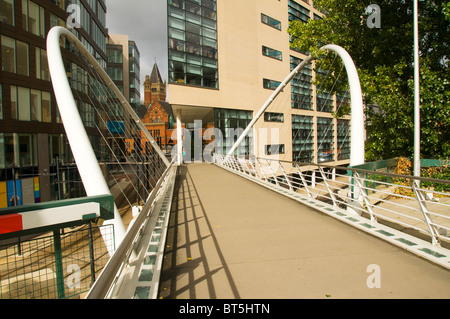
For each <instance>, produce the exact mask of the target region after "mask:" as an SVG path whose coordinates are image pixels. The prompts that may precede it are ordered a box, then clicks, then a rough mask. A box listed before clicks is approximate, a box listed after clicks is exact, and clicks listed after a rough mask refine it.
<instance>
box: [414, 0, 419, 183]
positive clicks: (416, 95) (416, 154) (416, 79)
mask: <svg viewBox="0 0 450 319" xmlns="http://www.w3.org/2000/svg"><path fill="white" fill-rule="evenodd" d="M419 67H420V66H419V2H418V0H414V176H417V177H420V79H419V76H420V72H419Z"/></svg>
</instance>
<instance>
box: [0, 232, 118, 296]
mask: <svg viewBox="0 0 450 319" xmlns="http://www.w3.org/2000/svg"><path fill="white" fill-rule="evenodd" d="M100 228H102V231H103V232H105V231H106V232H110V233H111V234H112V235H111V236H109V237H110V238H111V242H110V243H108V242H106V243H105V241H104V239H103V238H102V236H101V234H100ZM113 234H114V229H113V226H112V225H107V226H94V225H92V224H88V225H84V226H80V227H77V228H75V229H70V228H69V229H67V228H66V229H59V230H54V231H53V233H51V232H50V233H45V234H39V235H34V236H33V237H32V238H30V236H28V238H23V237H16V238H12V239H9V240H3V241H0V299H73V298H82V297H83V294H84V293H86V292H87V291H88V290H89V289H90V287H91V286H92V284H93V283H94V281H95V280H96V277H98V275H99V273H100V272H101V271H102V269H103V268H104V266H105V264H106V263H107V261H108V260H109V258H110V256H109V254H108V249H107V245H113V244H114V236H113Z"/></svg>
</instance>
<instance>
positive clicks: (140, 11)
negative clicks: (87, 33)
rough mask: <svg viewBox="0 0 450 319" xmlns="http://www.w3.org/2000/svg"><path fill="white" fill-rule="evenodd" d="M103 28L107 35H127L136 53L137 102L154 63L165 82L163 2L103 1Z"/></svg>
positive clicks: (149, 0) (165, 47) (165, 38)
mask: <svg viewBox="0 0 450 319" xmlns="http://www.w3.org/2000/svg"><path fill="white" fill-rule="evenodd" d="M106 6H107V13H106V27H107V28H108V32H109V33H110V34H123V35H128V37H129V39H130V40H133V41H135V42H136V45H137V47H138V49H139V53H140V67H141V99H143V98H144V96H143V84H144V80H145V76H146V75H150V73H151V72H152V68H153V64H154V63H155V59H156V62H157V63H158V67H159V70H160V72H161V76H162V77H163V79H166V80H167V77H168V67H167V60H168V59H167V51H168V50H167V0H128V1H124V0H107V1H106Z"/></svg>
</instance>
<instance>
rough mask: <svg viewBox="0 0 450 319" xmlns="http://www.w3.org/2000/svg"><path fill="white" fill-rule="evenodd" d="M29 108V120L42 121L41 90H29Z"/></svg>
mask: <svg viewBox="0 0 450 319" xmlns="http://www.w3.org/2000/svg"><path fill="white" fill-rule="evenodd" d="M30 109H31V120H32V121H39V122H41V121H42V94H41V91H38V90H31V91H30Z"/></svg>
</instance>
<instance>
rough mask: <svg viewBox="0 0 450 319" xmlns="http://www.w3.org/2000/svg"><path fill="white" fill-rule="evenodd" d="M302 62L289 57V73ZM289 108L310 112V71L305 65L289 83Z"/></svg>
mask: <svg viewBox="0 0 450 319" xmlns="http://www.w3.org/2000/svg"><path fill="white" fill-rule="evenodd" d="M302 61H303V60H302V59H299V58H296V57H293V56H291V71H293V70H294V69H295V68H296V67H297V66H298V65H299V64H300V63H301V62H302ZM291 107H292V108H295V109H304V110H312V108H313V103H312V69H311V64H308V65H306V66H305V67H304V68H303V69H302V70H301V71H300V72H299V73H298V74H297V75H296V76H295V77H294V78H293V79H292V81H291Z"/></svg>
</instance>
